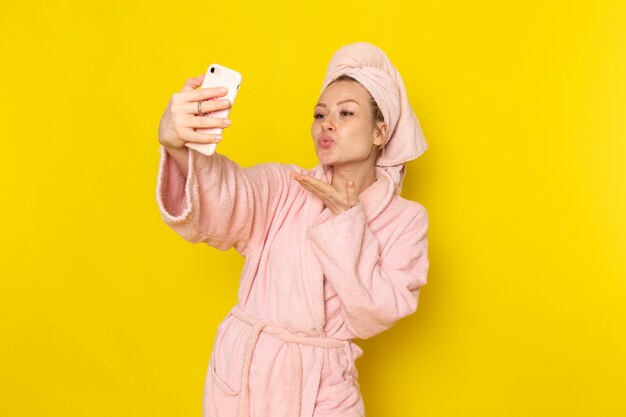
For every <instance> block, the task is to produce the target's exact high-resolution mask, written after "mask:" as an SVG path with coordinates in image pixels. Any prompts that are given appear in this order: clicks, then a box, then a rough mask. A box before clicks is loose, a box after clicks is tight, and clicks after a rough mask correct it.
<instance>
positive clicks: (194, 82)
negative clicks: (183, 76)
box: [181, 74, 204, 91]
mask: <svg viewBox="0 0 626 417" xmlns="http://www.w3.org/2000/svg"><path fill="white" fill-rule="evenodd" d="M202 81H204V74H202V75H198V76H197V77H193V78H188V79H187V81H186V82H185V85H184V86H183V89H182V90H181V91H193V90H195V89H196V88H198V87H200V86H201V85H202Z"/></svg>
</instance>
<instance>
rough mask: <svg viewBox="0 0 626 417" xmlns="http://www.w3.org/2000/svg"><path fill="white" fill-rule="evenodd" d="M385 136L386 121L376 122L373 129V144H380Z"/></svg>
mask: <svg viewBox="0 0 626 417" xmlns="http://www.w3.org/2000/svg"><path fill="white" fill-rule="evenodd" d="M386 137H387V123H385V122H376V128H375V130H374V142H373V144H374V145H378V146H382V145H383V143H385V138H386Z"/></svg>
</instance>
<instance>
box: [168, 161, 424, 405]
mask: <svg viewBox="0 0 626 417" xmlns="http://www.w3.org/2000/svg"><path fill="white" fill-rule="evenodd" d="M189 155H190V156H189V172H188V174H187V179H186V180H185V178H184V177H183V176H181V175H180V172H179V170H178V167H177V165H176V163H175V162H174V160H173V159H172V158H171V157H170V156H169V154H167V152H166V151H165V150H164V149H162V155H161V165H160V168H159V178H158V187H157V198H158V203H159V207H160V210H161V213H162V216H163V219H164V220H165V222H166V223H167V224H168V225H169V226H170V227H172V229H174V230H175V231H176V232H177V233H179V234H180V235H181V236H182V237H183V238H185V239H187V240H189V241H191V242H194V243H196V242H205V243H207V244H208V245H211V246H213V247H216V248H218V249H221V250H226V249H229V248H231V247H234V248H235V249H236V250H237V251H239V253H241V254H242V255H243V256H244V257H245V259H246V260H245V266H244V269H243V272H242V275H241V279H240V285H239V292H238V303H237V306H235V307H234V308H233V310H232V311H231V312H230V313H229V314H228V315H227V316H226V318H225V319H224V321H223V322H222V323H221V324H220V325H219V326H218V333H217V336H216V340H215V345H214V347H213V352H212V355H211V359H210V363H209V369H208V373H207V379H206V384H205V390H204V400H203V416H204V417H283V416H286V417H296V416H297V417H305V416H306V417H311V416H316V417H325V416H343V417H349V416H363V415H364V409H363V400H362V398H361V394H360V391H359V385H358V383H357V370H356V368H355V360H356V358H358V357H359V356H361V354H362V350H361V349H360V348H359V347H358V346H357V345H356V344H355V343H354V342H353V341H352V339H354V338H361V339H364V338H368V337H371V336H374V335H375V334H377V333H380V332H382V331H384V330H385V329H388V328H389V327H391V326H392V325H393V324H394V322H396V321H397V320H398V319H400V318H402V317H405V316H407V315H409V314H411V313H413V312H414V311H415V309H416V308H417V300H418V294H419V289H420V287H421V286H422V285H424V284H425V283H426V275H427V272H428V254H427V228H428V217H427V214H426V210H425V209H424V207H422V206H421V205H420V204H418V203H415V202H411V201H408V200H405V199H403V198H401V197H400V196H398V195H397V194H396V193H395V192H394V188H395V187H394V184H393V181H392V179H391V178H390V177H389V176H388V174H387V173H386V172H385V171H384V170H382V169H380V168H376V169H377V181H376V182H375V183H374V184H373V185H371V186H370V187H369V188H367V189H366V190H364V191H363V192H362V193H361V194H360V195H359V200H360V202H359V204H357V205H356V206H355V207H353V208H351V209H350V210H348V211H346V212H344V213H342V214H340V215H338V216H333V215H332V213H331V212H330V211H329V210H328V209H326V208H324V205H323V203H322V202H321V200H319V199H318V197H316V196H315V195H313V194H311V193H310V192H308V191H306V190H305V189H303V188H302V187H301V186H300V185H299V184H298V183H297V182H296V181H294V180H292V179H291V177H290V173H292V172H298V173H304V174H309V175H312V176H314V177H315V178H318V179H321V180H323V181H325V182H330V180H331V178H332V169H328V168H323V167H322V166H319V165H318V166H317V167H315V168H313V169H312V170H309V171H307V170H304V169H302V168H299V167H297V166H294V165H283V164H277V163H270V164H263V165H257V166H254V167H250V168H241V167H239V166H238V165H237V164H235V163H234V162H232V161H231V160H229V159H228V158H227V157H225V156H223V155H219V154H214V155H212V156H205V155H202V154H199V153H197V152H195V151H190V152H189ZM214 279H224V277H214Z"/></svg>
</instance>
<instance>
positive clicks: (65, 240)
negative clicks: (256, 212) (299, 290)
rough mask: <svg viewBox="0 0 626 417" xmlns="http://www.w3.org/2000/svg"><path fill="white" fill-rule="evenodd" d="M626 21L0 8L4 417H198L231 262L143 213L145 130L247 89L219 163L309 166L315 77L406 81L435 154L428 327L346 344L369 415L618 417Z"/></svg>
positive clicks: (232, 257)
mask: <svg viewBox="0 0 626 417" xmlns="http://www.w3.org/2000/svg"><path fill="white" fill-rule="evenodd" d="M624 22H626V2H623V1H619V0H616V1H609V0H604V1H600V0H598V1H582V2H571V1H565V0H561V1H545V0H542V1H537V0H531V1H525V2H518V3H510V2H503V1H495V0H494V1H478V2H466V1H437V2H436V1H420V0H418V1H400V0H386V1H383V2H381V1H358V2H355V1H341V2H325V1H320V2H302V3H300V2H292V1H286V0H276V1H272V2H269V3H268V2H252V1H250V2H231V1H222V2H218V1H215V0H213V1H202V2H200V1H190V2H185V1H181V2H154V1H151V2H148V1H138V2H133V1H123V2H122V1H110V2H95V3H93V2H81V1H65V2H43V1H36V2H8V1H4V2H2V5H1V6H0V45H1V54H2V55H1V59H2V61H1V67H0V68H1V76H0V96H1V97H2V100H1V104H0V106H1V108H0V117H1V123H0V137H1V147H0V175H1V178H2V183H1V187H2V189H1V193H2V204H1V205H0V216H1V218H2V232H1V236H2V261H1V263H0V276H1V287H0V337H1V343H0V396H1V398H0V415H1V416H3V417H21V416H28V417H32V416H45V417H72V416H93V417H98V416H108V417H110V416H118V417H123V416H133V417H140V416H151V417H156V416H168V417H169V416H171V417H174V416H175V417H182V416H199V415H200V408H201V405H200V403H201V393H202V385H203V381H204V375H205V370H206V366H207V363H208V358H209V355H210V350H211V347H212V343H213V337H214V334H215V331H216V326H217V325H218V324H219V322H220V321H221V319H222V318H223V316H224V315H225V314H226V312H227V311H228V309H229V308H230V307H231V306H232V305H233V303H235V301H236V289H237V282H238V276H239V272H240V268H241V266H242V259H240V258H239V256H238V255H237V254H236V253H235V252H234V251H229V252H225V253H223V252H219V251H217V250H214V249H211V248H208V247H206V246H201V245H191V244H189V243H187V242H185V241H184V240H182V239H181V238H179V237H178V236H177V235H176V234H175V233H174V232H172V231H171V230H170V229H168V228H167V226H165V224H164V223H163V222H162V221H161V219H160V216H159V213H158V210H157V206H156V203H155V198H154V191H155V184H156V173H157V163H158V141H157V137H156V132H157V125H158V121H159V118H160V114H161V112H162V110H163V109H164V107H165V105H166V103H167V101H168V100H169V97H170V96H171V94H172V93H174V92H176V91H178V90H180V88H181V87H182V85H183V84H184V82H185V80H186V78H188V77H191V76H196V75H199V74H201V73H203V72H204V71H205V70H206V68H207V66H208V64H209V63H211V62H218V63H221V64H223V65H226V66H229V67H232V68H235V69H237V70H239V71H240V72H241V73H242V74H243V77H244V80H243V84H242V88H241V91H240V95H239V97H238V99H237V103H236V106H235V108H234V110H233V113H232V115H231V116H232V120H233V122H234V123H233V126H232V127H231V128H229V130H227V131H226V132H225V136H226V140H225V141H224V142H223V143H222V144H221V145H220V151H221V152H223V153H225V154H227V155H229V156H230V157H232V158H233V159H235V160H236V161H238V162H240V163H241V164H242V165H251V164H254V163H260V162H266V161H280V162H290V163H296V164H299V165H302V166H312V165H314V164H315V162H316V161H315V156H314V152H313V147H312V144H311V140H310V136H309V126H310V122H311V120H312V107H313V105H314V103H315V100H316V99H317V95H318V93H319V88H320V85H321V82H322V78H323V76H324V72H325V70H326V66H327V63H328V60H329V59H330V56H331V54H332V53H333V52H334V51H335V50H336V49H337V48H338V47H340V46H342V45H344V44H347V43H351V42H355V41H368V42H371V43H373V44H375V45H378V46H380V47H381V48H383V49H384V50H385V51H386V52H387V54H388V55H389V57H390V58H391V59H392V61H393V62H394V63H395V64H396V66H397V67H398V68H399V70H400V71H401V73H402V75H403V77H404V79H405V81H406V85H407V89H408V92H409V97H410V99H411V101H412V104H413V107H414V109H415V110H416V112H417V114H418V117H419V118H420V120H421V122H422V125H423V128H424V131H425V134H426V137H427V139H428V142H429V145H430V149H429V150H428V151H427V152H426V153H425V154H424V155H423V156H422V157H420V158H419V159H418V160H416V161H414V162H412V163H410V165H409V175H408V177H407V181H406V182H405V186H404V191H403V193H404V196H405V197H407V198H410V199H414V200H417V201H419V202H421V203H422V204H424V205H425V206H426V207H427V209H428V211H429V214H430V220H431V229H430V233H429V236H430V257H431V272H430V275H429V283H428V285H427V286H426V287H424V289H423V292H422V295H421V298H420V307H419V309H418V313H417V314H415V315H414V316H412V317H410V318H407V319H405V320H403V321H401V322H400V323H398V325H397V326H396V327H394V328H393V329H391V330H390V331H388V332H386V333H384V334H382V335H380V336H378V337H376V338H374V339H372V340H368V341H365V342H363V343H362V347H364V349H365V355H364V356H363V357H362V358H361V359H359V361H358V362H357V364H358V366H359V370H360V382H361V388H362V392H363V395H364V398H365V405H366V409H367V410H368V416H370V417H394V416H421V417H436V416H466V415H471V416H473V415H476V416H478V415H480V416H568V417H574V416H623V415H626V400H625V398H626V395H625V394H626V297H625V295H626V280H625V278H626V262H625V261H624V255H625V253H626V237H625V236H626V216H625V215H624V214H625V213H626V168H625V166H626V122H625V121H624V120H625V117H624V109H625V108H626V99H625V98H626V77H625V76H624V74H625V73H626V25H624Z"/></svg>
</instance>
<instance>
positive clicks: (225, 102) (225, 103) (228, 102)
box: [220, 100, 230, 106]
mask: <svg viewBox="0 0 626 417" xmlns="http://www.w3.org/2000/svg"><path fill="white" fill-rule="evenodd" d="M220 104H221V105H222V106H228V105H229V104H230V101H228V100H220Z"/></svg>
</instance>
